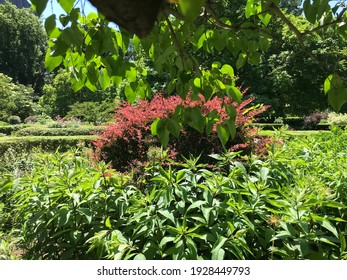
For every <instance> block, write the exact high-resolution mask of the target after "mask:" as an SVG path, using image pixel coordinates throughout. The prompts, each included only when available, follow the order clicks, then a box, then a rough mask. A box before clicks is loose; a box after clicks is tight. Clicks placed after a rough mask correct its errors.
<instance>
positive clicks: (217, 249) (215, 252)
mask: <svg viewBox="0 0 347 280" xmlns="http://www.w3.org/2000/svg"><path fill="white" fill-rule="evenodd" d="M227 240H228V239H227V238H226V237H224V236H219V237H218V238H217V240H216V242H215V243H214V244H213V248H212V251H211V253H212V260H223V259H224V254H225V252H224V250H223V249H222V247H223V245H224V243H225V242H226V241H227Z"/></svg>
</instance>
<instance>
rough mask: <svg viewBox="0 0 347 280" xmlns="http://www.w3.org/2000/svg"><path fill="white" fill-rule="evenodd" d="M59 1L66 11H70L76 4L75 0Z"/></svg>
mask: <svg viewBox="0 0 347 280" xmlns="http://www.w3.org/2000/svg"><path fill="white" fill-rule="evenodd" d="M58 2H59V4H60V6H61V7H62V8H63V10H64V11H65V12H66V13H70V12H71V10H72V8H73V6H74V4H75V0H58Z"/></svg>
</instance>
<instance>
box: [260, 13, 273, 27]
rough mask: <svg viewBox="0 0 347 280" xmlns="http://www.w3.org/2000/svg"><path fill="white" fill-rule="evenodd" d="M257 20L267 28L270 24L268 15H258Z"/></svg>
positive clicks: (270, 16) (269, 15)
mask: <svg viewBox="0 0 347 280" xmlns="http://www.w3.org/2000/svg"><path fill="white" fill-rule="evenodd" d="M259 18H260V20H261V21H262V22H263V23H264V25H265V26H267V25H268V24H269V23H270V21H271V18H272V15H271V14H268V13H266V14H260V15H259Z"/></svg>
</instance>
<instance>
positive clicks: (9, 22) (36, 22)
mask: <svg viewBox="0 0 347 280" xmlns="http://www.w3.org/2000/svg"><path fill="white" fill-rule="evenodd" d="M47 47H48V46H47V35H46V33H45V30H44V28H43V25H42V23H41V21H40V19H39V18H38V17H37V16H36V15H35V14H34V12H33V10H32V9H26V8H23V9H18V8H17V7H16V6H15V5H13V4H11V3H9V2H7V1H6V2H5V4H1V5H0V72H2V73H4V74H6V75H8V76H10V77H11V78H13V81H14V82H18V83H21V84H24V85H31V86H32V87H33V88H34V90H35V91H36V92H40V91H41V89H42V86H43V84H44V73H45V65H44V58H45V55H46V50H47Z"/></svg>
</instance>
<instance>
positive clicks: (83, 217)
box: [1, 150, 126, 259]
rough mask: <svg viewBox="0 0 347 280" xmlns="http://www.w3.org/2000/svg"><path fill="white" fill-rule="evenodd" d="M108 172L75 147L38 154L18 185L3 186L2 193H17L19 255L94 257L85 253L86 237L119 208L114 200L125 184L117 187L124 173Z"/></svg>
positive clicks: (15, 227) (90, 252) (42, 257)
mask: <svg viewBox="0 0 347 280" xmlns="http://www.w3.org/2000/svg"><path fill="white" fill-rule="evenodd" d="M107 174H113V175H114V176H116V174H114V173H113V172H112V171H108V173H107ZM42 176H43V177H42ZM107 176H109V175H107ZM107 176H106V169H104V170H103V171H101V170H99V169H97V168H94V167H92V166H91V165H90V164H89V163H88V161H87V160H85V159H83V158H82V157H81V154H80V152H79V151H78V150H75V151H74V152H72V153H71V152H70V153H64V154H59V153H55V154H42V155H41V156H37V158H36V160H35V168H34V169H33V171H32V172H30V173H27V174H26V175H25V176H24V177H23V178H22V179H20V184H18V185H17V184H14V185H13V186H12V187H11V186H9V185H5V186H4V187H2V189H1V190H2V192H4V191H6V190H7V191H12V192H15V195H14V196H13V197H12V199H11V205H12V210H13V212H11V213H12V214H13V215H14V216H13V217H14V220H13V223H14V225H13V226H14V229H18V230H19V233H20V237H21V238H20V242H19V243H18V244H17V245H18V246H19V247H20V248H21V249H23V250H24V252H25V254H24V255H23V256H22V258H27V259H95V258H96V256H97V252H96V251H88V250H89V244H88V243H86V240H87V239H89V238H91V237H92V236H93V235H94V234H95V233H96V232H98V231H99V230H101V229H102V228H103V227H104V223H105V219H106V218H107V215H110V214H112V213H115V212H114V211H117V206H116V204H117V201H116V198H117V197H119V196H120V193H121V192H122V188H121V187H122V186H123V184H124V183H125V182H126V181H125V180H124V181H123V183H122V184H120V185H118V183H120V182H121V181H122V180H123V177H119V179H117V178H116V177H112V178H111V177H107ZM5 189H6V190H5Z"/></svg>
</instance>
